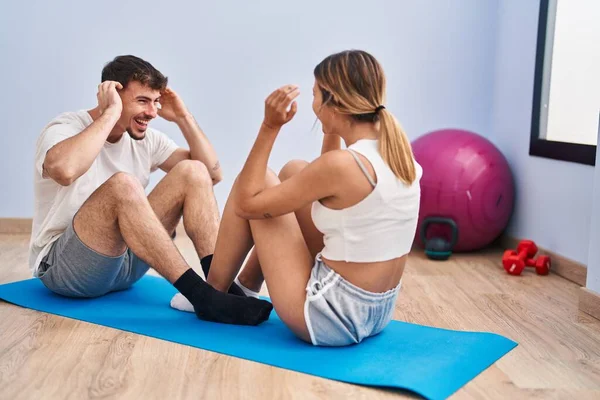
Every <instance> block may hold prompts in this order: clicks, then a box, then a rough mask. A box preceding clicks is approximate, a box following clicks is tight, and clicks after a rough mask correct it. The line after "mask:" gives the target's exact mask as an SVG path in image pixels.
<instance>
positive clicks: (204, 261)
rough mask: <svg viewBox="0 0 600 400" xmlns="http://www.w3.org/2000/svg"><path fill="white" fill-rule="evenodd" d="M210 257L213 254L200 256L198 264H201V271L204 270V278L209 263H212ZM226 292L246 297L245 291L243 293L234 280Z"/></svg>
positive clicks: (206, 275) (206, 274)
mask: <svg viewBox="0 0 600 400" xmlns="http://www.w3.org/2000/svg"><path fill="white" fill-rule="evenodd" d="M212 259H213V255H212V254H209V255H207V256H205V257H202V259H201V260H200V265H201V266H202V271H203V272H204V276H205V277H206V278H208V272H209V271H210V264H211V263H212ZM227 293H229V294H234V295H236V296H243V297H247V296H246V293H244V291H243V290H242V288H240V287H239V286H238V285H237V284H236V283H235V282H232V283H231V286H230V287H229V291H228V292H227Z"/></svg>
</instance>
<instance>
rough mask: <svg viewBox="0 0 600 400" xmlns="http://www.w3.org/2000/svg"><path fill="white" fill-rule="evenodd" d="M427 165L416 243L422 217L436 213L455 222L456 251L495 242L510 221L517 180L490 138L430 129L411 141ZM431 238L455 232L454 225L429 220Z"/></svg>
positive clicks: (432, 215)
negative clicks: (452, 230) (515, 181)
mask: <svg viewBox="0 0 600 400" xmlns="http://www.w3.org/2000/svg"><path fill="white" fill-rule="evenodd" d="M412 147H413V152H414V155H415V159H416V160H417V162H418V163H419V164H420V165H421V166H422V167H423V177H422V178H421V205H420V211H419V226H418V231H417V235H416V237H415V241H416V243H417V244H418V245H419V246H421V247H425V243H424V242H423V240H422V236H421V234H422V229H423V222H424V221H425V220H426V219H430V218H434V217H442V218H448V219H451V220H453V221H454V223H455V224H456V227H455V228H456V230H457V231H458V238H456V240H455V241H454V246H453V248H452V251H457V252H461V251H472V250H478V249H481V248H483V247H485V246H487V245H489V244H491V243H492V242H493V241H494V240H495V239H496V238H497V237H498V236H499V235H500V234H501V233H502V232H503V231H504V229H506V226H507V225H508V222H509V219H510V217H511V215H512V211H513V207H514V195H515V188H514V181H513V177H512V173H511V170H510V167H509V165H508V162H507V161H506V158H505V157H504V155H503V154H502V153H501V152H500V151H499V150H498V149H497V148H496V147H495V146H494V145H493V144H492V143H491V142H490V141H489V140H487V139H486V138H484V137H482V136H480V135H478V134H475V133H473V132H469V131H465V130H459V129H443V130H438V131H433V132H430V133H427V134H425V135H423V136H421V137H419V138H417V139H416V140H414V141H413V142H412ZM426 225H427V230H426V232H425V233H426V240H428V239H429V238H431V237H439V236H440V235H441V236H445V237H447V239H446V240H451V239H450V238H449V236H450V234H451V228H450V226H445V225H444V224H438V225H437V226H436V225H435V224H432V223H428V224H426Z"/></svg>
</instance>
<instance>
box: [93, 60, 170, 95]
mask: <svg viewBox="0 0 600 400" xmlns="http://www.w3.org/2000/svg"><path fill="white" fill-rule="evenodd" d="M104 81H116V82H119V83H120V84H121V85H123V89H125V88H126V87H127V84H129V82H131V81H138V82H140V83H141V84H143V85H147V86H149V87H151V88H152V89H154V90H159V91H162V90H164V89H165V88H166V87H167V83H168V78H167V77H166V76H164V75H163V74H162V73H161V72H160V71H159V70H157V69H156V68H154V67H153V66H152V64H150V63H149V62H148V61H145V60H142V59H141V58H139V57H136V56H132V55H125V56H117V57H115V59H114V60H112V61H110V62H109V63H108V64H106V65H105V66H104V68H103V69H102V82H104Z"/></svg>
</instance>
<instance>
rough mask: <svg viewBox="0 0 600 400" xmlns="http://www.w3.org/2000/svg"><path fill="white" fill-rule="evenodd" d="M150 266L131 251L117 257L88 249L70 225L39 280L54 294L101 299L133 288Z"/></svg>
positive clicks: (42, 267)
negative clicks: (108, 294)
mask: <svg viewBox="0 0 600 400" xmlns="http://www.w3.org/2000/svg"><path fill="white" fill-rule="evenodd" d="M149 268H150V266H149V265H148V264H146V263H145V262H144V261H142V260H141V259H139V258H138V257H136V255H135V254H133V253H132V252H131V250H129V249H127V250H126V251H125V253H123V254H122V255H120V256H117V257H110V256H105V255H102V254H100V253H98V252H96V251H94V250H92V249H91V248H89V247H88V246H86V245H85V244H84V243H83V242H82V241H81V240H80V239H79V237H78V236H77V234H76V233H75V230H74V229H73V223H71V224H70V225H69V227H68V228H67V230H66V231H65V232H64V233H63V234H62V236H61V237H60V238H59V239H58V240H56V242H54V244H53V245H52V247H51V248H50V251H49V252H48V254H47V255H46V256H45V257H44V258H43V259H42V261H41V263H40V266H39V278H40V280H41V281H42V282H43V284H44V285H45V286H46V287H47V288H48V289H50V290H51V291H53V292H55V293H58V294H60V295H63V296H68V297H98V296H102V295H105V294H106V293H109V292H113V291H117V290H123V289H127V288H129V287H130V286H131V285H133V284H134V283H135V282H136V281H138V280H139V279H140V278H141V277H142V276H144V274H145V273H146V272H147V271H148V269H149Z"/></svg>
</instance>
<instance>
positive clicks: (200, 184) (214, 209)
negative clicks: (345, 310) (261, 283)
mask: <svg viewBox="0 0 600 400" xmlns="http://www.w3.org/2000/svg"><path fill="white" fill-rule="evenodd" d="M212 188H213V183H212V179H211V178H210V174H209V173H208V170H207V169H206V166H205V165H204V164H203V163H201V162H200V161H195V160H184V161H181V162H179V163H177V165H176V166H175V167H173V169H172V170H171V171H169V173H168V174H167V175H166V176H165V177H164V178H163V179H162V180H161V181H160V182H159V183H158V184H157V185H156V187H155V188H154V189H153V190H152V192H151V193H150V195H149V196H148V201H149V202H150V206H151V207H152V209H153V210H154V212H155V214H156V216H157V217H158V219H159V220H160V221H161V222H162V224H163V226H164V227H165V229H166V230H167V232H169V234H170V235H171V236H172V234H173V232H174V231H175V228H176V227H177V225H178V224H179V221H180V220H181V217H182V216H183V226H184V228H185V232H186V234H187V235H188V237H189V238H190V239H191V241H192V243H193V244H194V247H195V249H196V253H197V254H198V257H199V258H200V263H201V264H202V270H203V271H204V276H205V277H206V276H208V271H209V268H210V264H211V262H212V255H213V253H214V251H215V246H216V240H217V234H218V231H219V220H220V217H219V210H218V205H217V201H216V199H215V195H214V192H213V190H212ZM229 293H231V294H237V295H238V296H243V295H244V292H243V291H242V289H240V288H239V287H237V285H235V284H232V285H231V287H230V288H229Z"/></svg>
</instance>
